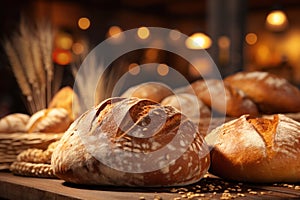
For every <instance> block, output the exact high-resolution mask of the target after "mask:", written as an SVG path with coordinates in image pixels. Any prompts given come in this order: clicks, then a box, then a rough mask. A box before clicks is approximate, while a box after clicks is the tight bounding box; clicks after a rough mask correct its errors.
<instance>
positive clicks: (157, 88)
mask: <svg viewBox="0 0 300 200" xmlns="http://www.w3.org/2000/svg"><path fill="white" fill-rule="evenodd" d="M172 94H173V93H172V91H171V90H170V89H169V87H167V86H166V85H165V84H163V83H159V82H147V83H143V84H140V85H136V86H133V87H131V88H129V89H128V90H126V91H125V92H124V93H123V94H122V95H121V97H125V98H129V97H137V98H140V99H149V100H152V101H155V102H157V103H159V102H161V100H163V99H164V98H165V97H167V96H170V95H172Z"/></svg>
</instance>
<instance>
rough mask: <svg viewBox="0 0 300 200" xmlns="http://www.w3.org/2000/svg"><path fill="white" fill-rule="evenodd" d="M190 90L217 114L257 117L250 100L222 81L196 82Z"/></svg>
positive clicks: (255, 109)
mask: <svg viewBox="0 0 300 200" xmlns="http://www.w3.org/2000/svg"><path fill="white" fill-rule="evenodd" d="M191 88H192V89H193V90H194V92H195V94H196V95H197V97H198V98H199V99H201V100H202V101H203V102H204V103H205V104H206V105H208V106H209V107H211V109H213V110H215V111H217V112H218V113H221V114H224V115H227V116H230V117H239V116H241V115H243V114H250V115H251V116H257V115H258V109H257V106H256V105H255V103H254V102H253V101H252V100H251V99H249V98H248V97H246V95H245V94H244V93H243V92H242V91H241V90H239V89H235V88H233V87H231V86H230V85H228V84H226V83H223V81H222V80H217V79H209V80H205V81H204V80H198V81H195V82H193V83H192V84H191Z"/></svg>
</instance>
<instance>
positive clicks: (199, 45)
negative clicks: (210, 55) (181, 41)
mask: <svg viewBox="0 0 300 200" xmlns="http://www.w3.org/2000/svg"><path fill="white" fill-rule="evenodd" d="M211 44H212V41H211V39H210V37H208V36H207V35H205V34H204V33H194V34H193V35H191V36H190V37H188V38H187V39H186V41H185V45H186V47H187V48H189V49H208V48H209V47H210V46H211Z"/></svg>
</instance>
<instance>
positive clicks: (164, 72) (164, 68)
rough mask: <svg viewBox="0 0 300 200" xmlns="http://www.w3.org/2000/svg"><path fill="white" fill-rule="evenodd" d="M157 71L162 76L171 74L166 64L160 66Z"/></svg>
mask: <svg viewBox="0 0 300 200" xmlns="http://www.w3.org/2000/svg"><path fill="white" fill-rule="evenodd" d="M156 70H157V73H158V74H159V75H161V76H166V75H167V74H168V73H169V67H168V65H166V64H159V65H158V66H157V69H156Z"/></svg>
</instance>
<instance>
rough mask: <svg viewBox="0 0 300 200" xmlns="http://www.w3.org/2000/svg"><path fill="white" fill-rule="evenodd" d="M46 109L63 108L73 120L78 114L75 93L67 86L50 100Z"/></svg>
mask: <svg viewBox="0 0 300 200" xmlns="http://www.w3.org/2000/svg"><path fill="white" fill-rule="evenodd" d="M48 108H64V109H66V110H67V111H68V113H69V115H70V117H71V118H72V119H73V120H74V119H75V118H76V117H78V114H79V111H80V109H79V101H78V97H77V95H76V93H75V92H74V91H73V89H72V88H71V87H69V86H66V87H63V88H61V89H60V90H59V91H58V92H57V93H56V94H55V95H54V97H53V98H52V100H51V101H50V103H49V106H48Z"/></svg>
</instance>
